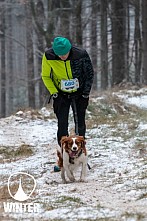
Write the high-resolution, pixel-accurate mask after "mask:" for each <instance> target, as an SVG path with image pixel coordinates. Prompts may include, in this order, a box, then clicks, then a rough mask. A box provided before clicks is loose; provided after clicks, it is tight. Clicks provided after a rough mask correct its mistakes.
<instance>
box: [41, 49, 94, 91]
mask: <svg viewBox="0 0 147 221" xmlns="http://www.w3.org/2000/svg"><path fill="white" fill-rule="evenodd" d="M93 75H94V72H93V67H92V63H91V60H90V58H89V55H88V53H87V52H86V50H83V49H80V48H78V47H75V46H72V48H71V50H70V54H69V57H68V59H67V60H66V61H63V60H61V59H60V58H59V57H58V56H57V55H55V53H54V51H53V49H52V48H49V49H47V50H46V51H45V53H44V55H43V58H42V80H43V82H44V84H45V86H46V88H47V89H48V91H49V92H50V94H51V95H52V94H54V93H57V92H59V91H61V80H68V79H75V78H77V79H78V80H79V88H78V89H77V90H73V91H71V92H69V93H72V92H75V91H78V92H79V93H81V94H85V95H89V93H90V90H91V86H92V82H93Z"/></svg>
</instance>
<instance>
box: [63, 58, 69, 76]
mask: <svg viewBox="0 0 147 221" xmlns="http://www.w3.org/2000/svg"><path fill="white" fill-rule="evenodd" d="M64 64H65V69H66V74H67V77H68V79H69V80H70V77H69V75H68V70H67V65H66V61H64Z"/></svg>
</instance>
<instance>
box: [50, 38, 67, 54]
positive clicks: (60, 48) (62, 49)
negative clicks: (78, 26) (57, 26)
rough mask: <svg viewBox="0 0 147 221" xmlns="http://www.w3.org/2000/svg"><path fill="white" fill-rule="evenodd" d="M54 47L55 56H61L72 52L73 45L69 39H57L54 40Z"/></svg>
mask: <svg viewBox="0 0 147 221" xmlns="http://www.w3.org/2000/svg"><path fill="white" fill-rule="evenodd" d="M52 47H53V50H54V52H55V54H56V55H59V56H61V55H65V54H67V53H68V52H69V51H70V49H71V43H70V41H69V40H68V39H67V38H63V37H56V38H54V42H53V46H52Z"/></svg>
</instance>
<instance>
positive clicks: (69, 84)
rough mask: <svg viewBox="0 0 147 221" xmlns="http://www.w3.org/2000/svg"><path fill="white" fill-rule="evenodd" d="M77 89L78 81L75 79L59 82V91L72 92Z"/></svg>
mask: <svg viewBox="0 0 147 221" xmlns="http://www.w3.org/2000/svg"><path fill="white" fill-rule="evenodd" d="M78 88H79V81H78V79H77V78H75V79H69V80H61V90H63V91H69V92H70V91H72V90H77V89H78Z"/></svg>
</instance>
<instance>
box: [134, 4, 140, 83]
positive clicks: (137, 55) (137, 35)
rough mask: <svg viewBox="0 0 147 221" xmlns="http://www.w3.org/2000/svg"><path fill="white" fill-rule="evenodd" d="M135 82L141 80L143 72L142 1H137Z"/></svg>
mask: <svg viewBox="0 0 147 221" xmlns="http://www.w3.org/2000/svg"><path fill="white" fill-rule="evenodd" d="M134 43H135V83H139V82H140V72H141V33H140V3H139V1H136V2H135V32H134Z"/></svg>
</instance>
